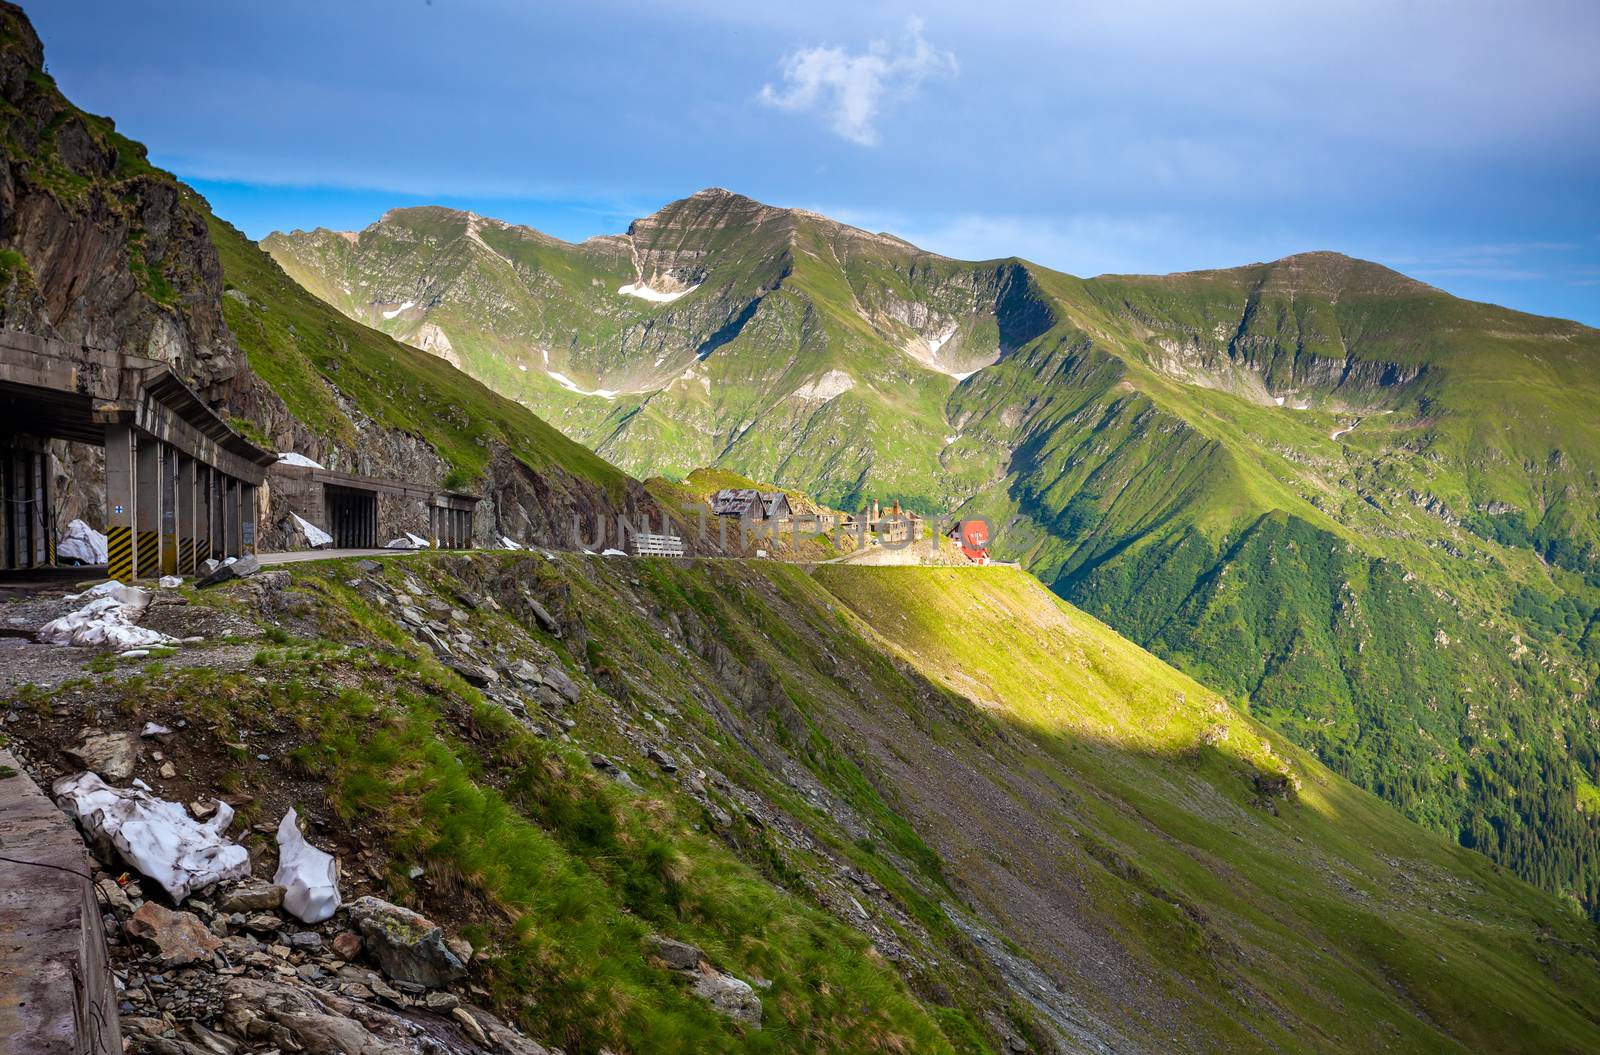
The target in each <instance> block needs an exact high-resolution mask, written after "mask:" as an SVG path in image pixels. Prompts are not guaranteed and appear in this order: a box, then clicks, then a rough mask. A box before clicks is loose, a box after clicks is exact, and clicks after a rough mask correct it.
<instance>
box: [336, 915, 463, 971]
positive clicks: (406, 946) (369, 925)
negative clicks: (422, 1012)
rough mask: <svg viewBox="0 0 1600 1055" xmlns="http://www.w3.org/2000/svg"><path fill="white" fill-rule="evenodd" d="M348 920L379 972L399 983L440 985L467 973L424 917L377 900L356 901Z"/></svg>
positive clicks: (440, 930)
mask: <svg viewBox="0 0 1600 1055" xmlns="http://www.w3.org/2000/svg"><path fill="white" fill-rule="evenodd" d="M350 920H351V922H352V923H354V924H355V926H356V929H357V930H359V931H360V932H361V936H362V938H363V939H365V941H366V946H367V950H368V951H369V952H371V953H372V956H373V958H374V959H376V960H377V961H378V965H379V966H380V967H382V968H383V973H384V974H386V975H388V976H389V977H390V978H393V979H395V980H396V981H401V982H414V983H415V984H417V985H426V986H440V985H445V984H448V983H449V982H453V981H455V980H456V979H457V978H461V977H462V976H464V975H465V974H466V973H467V965H466V964H465V963H463V962H462V961H461V958H460V957H459V956H458V955H457V954H456V953H455V951H454V950H452V949H451V948H450V947H449V945H448V944H447V943H446V941H445V937H444V930H443V928H441V927H440V926H439V925H438V924H437V923H434V922H433V921H432V920H430V919H428V918H427V917H426V916H422V915H419V914H417V913H415V912H412V911H411V910H410V909H408V908H403V907H401V906H399V905H393V904H390V903H389V902H387V901H384V900H382V899H380V898H375V897H364V898H360V899H359V900H357V901H356V902H354V903H353V904H352V905H351V906H350Z"/></svg>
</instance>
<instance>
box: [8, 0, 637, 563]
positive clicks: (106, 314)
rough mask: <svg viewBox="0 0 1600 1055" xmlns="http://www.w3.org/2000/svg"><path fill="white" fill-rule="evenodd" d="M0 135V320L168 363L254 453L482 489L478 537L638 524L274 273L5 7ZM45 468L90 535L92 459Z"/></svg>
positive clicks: (602, 474)
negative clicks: (614, 522) (621, 518)
mask: <svg viewBox="0 0 1600 1055" xmlns="http://www.w3.org/2000/svg"><path fill="white" fill-rule="evenodd" d="M0 123H3V133H4V134H3V137H0V260H3V261H4V267H0V326H4V327H5V328H8V329H17V330H23V331H25V332H29V333H36V334H39V335H42V336H47V337H55V338H59V339H63V340H67V341H81V342H84V343H89V344H95V345H101V346H116V347H122V348H126V349H128V350H130V351H133V352H136V353H138V354H142V355H146V356H149V357H151V358H154V359H157V360H160V361H162V362H165V363H167V364H168V365H170V366H171V367H172V368H173V370H174V371H175V372H176V373H177V374H178V375H179V376H181V377H182V378H184V380H186V381H187V382H188V383H189V384H190V385H192V386H193V387H194V388H195V389H196V390H198V391H200V392H202V393H203V394H204V396H205V398H206V399H207V400H208V401H209V402H210V403H211V405H212V406H213V407H214V408H215V409H216V410H218V411H219V412H220V413H221V414H223V415H224V416H225V417H226V418H228V419H229V420H230V421H231V422H232V423H233V424H234V426H235V427H236V428H239V429H240V430H242V431H243V432H245V433H246V434H247V435H249V436H250V437H251V438H252V439H254V440H255V441H256V442H258V443H261V444H262V445H264V446H269V447H274V448H275V449H277V450H282V451H298V452H300V453H303V454H307V455H309V456H311V457H313V458H315V459H316V460H318V461H320V462H322V463H323V464H325V465H327V466H329V467H330V468H334V469H339V470H345V471H351V472H360V473H370V474H373V475H376V476H381V477H388V478H405V479H408V480H411V481H414V482H418V483H432V484H433V485H435V486H442V487H458V488H471V489H477V490H480V491H481V492H482V493H483V494H484V497H485V499H486V501H485V502H483V503H480V506H479V522H478V524H477V531H478V534H479V537H480V538H497V537H498V536H499V535H501V534H510V535H514V536H516V537H518V538H530V539H541V540H546V541H549V542H552V543H560V542H566V541H569V540H570V536H571V518H572V517H573V516H574V515H577V516H580V517H581V518H583V519H584V520H585V521H586V522H588V521H592V519H593V518H594V517H596V516H605V517H610V516H612V515H613V514H614V513H615V512H620V511H626V512H629V513H632V512H635V511H651V512H654V510H655V505H654V502H653V500H652V499H651V498H650V496H649V495H648V494H647V493H646V492H645V491H644V489H643V487H642V486H641V485H640V484H638V483H636V482H634V481H632V480H629V479H628V478H627V477H626V475H625V474H623V473H621V472H619V471H617V470H616V469H615V468H613V467H612V466H611V465H609V464H607V463H606V462H605V461H604V460H603V459H601V458H599V457H596V456H595V455H594V454H593V453H592V452H591V451H589V450H586V449H585V448H583V447H581V446H579V445H578V444H576V443H573V442H572V441H571V440H569V439H567V438H566V437H565V436H564V435H562V434H561V433H559V432H557V431H556V430H555V429H553V428H551V427H550V426H548V425H547V424H545V423H544V422H542V421H540V420H539V419H538V418H537V417H535V416H534V415H533V414H532V413H531V412H529V411H528V410H527V408H525V407H522V406H519V405H517V404H516V403H514V402H512V401H510V400H507V399H504V398H503V397H500V396H497V395H495V394H494V393H493V392H491V391H489V390H488V389H487V388H485V387H484V386H483V385H482V384H481V383H480V382H477V381H474V380H473V379H471V378H470V377H467V376H465V375H463V374H461V373H460V372H458V371H455V370H453V369H450V368H448V367H447V366H445V364H443V363H441V362H439V361H438V360H437V359H436V358H434V357H433V356H430V355H427V354H424V353H422V352H419V351H417V350H416V349H414V348H411V347H409V346H407V345H405V344H401V343H399V342H397V341H395V340H393V339H391V338H389V337H387V336H385V335H383V334H380V333H377V332H376V331H373V330H370V329H368V328H366V327H364V326H361V325H359V324H356V323H353V322H351V321H350V320H349V319H347V318H345V317H344V316H343V315H341V314H340V313H338V312H336V311H333V310H331V309H330V308H328V307H327V305H325V304H323V303H322V302H321V301H319V300H317V299H316V298H314V297H312V296H310V295H309V294H307V293H306V292H305V290H304V289H302V288H301V287H300V286H298V285H297V284H296V283H294V282H292V281H290V280H289V279H288V278H287V277H286V276H285V275H284V274H283V273H282V271H281V270H280V269H279V268H278V267H277V265H276V264H274V263H273V262H272V261H271V260H270V259H269V258H268V257H267V256H266V255H265V254H263V253H262V252H261V251H260V250H259V249H258V248H256V247H255V246H254V245H252V244H251V243H250V242H249V241H248V240H247V239H245V238H244V237H243V236H242V235H241V234H239V232H237V231H236V230H234V229H233V228H231V227H229V226H228V225H227V224H225V223H223V222H222V221H220V220H218V219H217V218H216V217H214V216H213V215H212V214H211V212H210V209H209V207H208V206H207V204H206V203H205V201H204V200H203V199H202V198H201V197H200V196H199V195H197V194H195V193H194V191H193V190H191V189H190V188H188V187H186V186H185V185H184V184H182V183H180V182H179V181H177V180H176V179H174V178H173V177H172V176H171V175H170V174H169V173H166V172H163V171H161V170H159V169H156V168H155V167H153V166H151V165H150V164H149V162H148V161H147V160H146V154H145V149H144V147H143V146H141V145H139V144H137V143H134V142H132V141H130V140H128V139H126V138H125V137H123V136H122V135H120V134H119V133H118V132H117V131H116V128H115V126H114V124H113V123H112V121H111V120H110V119H109V118H104V117H97V116H94V115H91V114H87V113H84V112H83V111H81V110H79V109H78V108H77V107H75V106H73V105H72V104H71V103H70V102H69V101H68V100H67V99H66V98H64V97H63V96H62V94H61V93H60V91H59V90H58V89H57V87H56V85H55V83H54V81H53V80H52V79H51V78H50V76H49V75H48V74H47V73H45V71H44V55H43V49H42V47H41V45H40V43H39V40H38V38H37V36H35V34H34V32H33V29H32V27H31V26H30V25H29V24H28V22H27V19H26V16H25V15H24V14H23V13H22V11H21V9H20V8H17V7H16V6H15V5H12V4H3V5H0ZM57 459H58V462H59V463H60V464H61V466H62V472H63V475H64V476H65V478H66V479H67V480H68V481H69V483H68V484H67V486H65V487H62V488H59V489H58V490H60V491H61V492H62V493H63V495H64V496H65V498H64V502H63V510H62V511H63V513H64V514H65V515H66V516H68V517H71V516H85V517H87V518H88V519H90V520H91V521H92V522H95V523H102V522H103V519H102V518H103V514H104V510H103V508H102V505H103V500H102V498H101V483H100V480H101V476H102V474H103V468H102V466H101V464H100V461H99V457H98V454H97V453H96V452H94V451H92V450H87V449H81V448H78V447H74V446H71V445H66V444H58V450H57ZM283 515H284V511H283V510H282V509H279V508H277V507H274V508H273V510H272V512H271V515H270V516H269V518H268V520H267V522H266V524H265V525H264V527H263V541H264V542H266V543H267V544H269V545H270V544H272V543H273V542H275V541H276V540H277V539H278V538H279V537H280V535H281V528H280V526H279V520H280V518H281V517H282V516H283ZM64 522H65V521H64V520H63V523H64Z"/></svg>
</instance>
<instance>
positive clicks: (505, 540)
mask: <svg viewBox="0 0 1600 1055" xmlns="http://www.w3.org/2000/svg"><path fill="white" fill-rule="evenodd" d="M500 548H501V549H521V548H522V546H521V545H520V544H518V543H517V542H515V541H513V540H512V539H511V538H509V537H508V536H505V535H501V536H500Z"/></svg>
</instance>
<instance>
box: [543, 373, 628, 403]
mask: <svg viewBox="0 0 1600 1055" xmlns="http://www.w3.org/2000/svg"><path fill="white" fill-rule="evenodd" d="M545 373H546V374H549V375H550V380H552V381H554V382H555V383H556V384H558V385H560V386H561V387H562V388H564V389H566V390H567V391H568V392H576V393H577V394H578V395H580V396H599V397H600V398H601V399H616V398H617V390H616V389H614V388H597V389H595V390H594V391H592V392H591V391H590V390H589V389H587V388H579V387H578V386H577V384H576V383H574V382H573V380H572V379H571V378H570V377H568V376H567V375H566V374H562V373H557V372H556V371H554V370H546V371H545Z"/></svg>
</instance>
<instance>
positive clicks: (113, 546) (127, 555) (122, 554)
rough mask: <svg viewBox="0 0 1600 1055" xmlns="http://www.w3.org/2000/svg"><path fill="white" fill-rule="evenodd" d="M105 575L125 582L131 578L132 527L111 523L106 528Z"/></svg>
mask: <svg viewBox="0 0 1600 1055" xmlns="http://www.w3.org/2000/svg"><path fill="white" fill-rule="evenodd" d="M106 557H107V561H108V567H107V568H106V575H108V576H109V577H110V578H113V579H119V580H121V581H123V582H127V581H128V580H129V579H131V578H133V529H132V528H130V527H126V526H119V525H116V524H113V525H112V526H111V527H110V528H108V529H106Z"/></svg>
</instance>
